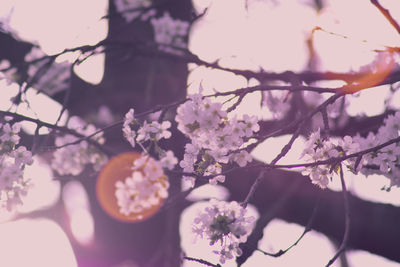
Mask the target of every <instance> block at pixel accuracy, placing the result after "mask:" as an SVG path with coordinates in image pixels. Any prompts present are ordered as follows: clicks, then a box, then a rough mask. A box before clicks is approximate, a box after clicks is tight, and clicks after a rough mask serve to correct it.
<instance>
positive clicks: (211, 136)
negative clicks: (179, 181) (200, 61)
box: [175, 94, 260, 185]
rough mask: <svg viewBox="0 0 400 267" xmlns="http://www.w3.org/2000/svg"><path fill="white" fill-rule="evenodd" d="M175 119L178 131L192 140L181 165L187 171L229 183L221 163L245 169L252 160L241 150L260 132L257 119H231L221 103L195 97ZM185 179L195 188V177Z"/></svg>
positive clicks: (199, 95) (178, 111)
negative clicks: (230, 162) (222, 170)
mask: <svg viewBox="0 0 400 267" xmlns="http://www.w3.org/2000/svg"><path fill="white" fill-rule="evenodd" d="M175 120H176V122H177V123H178V129H179V130H180V131H181V132H182V133H184V134H185V135H186V136H188V137H189V138H190V139H191V143H189V144H186V146H185V154H184V158H183V160H182V161H181V162H180V166H181V167H182V169H183V171H184V172H191V173H193V172H195V173H198V174H202V175H211V176H212V178H211V179H210V181H209V182H210V183H211V184H216V183H217V182H218V181H219V182H223V181H224V180H225V176H223V175H221V174H220V173H221V164H226V163H228V162H229V161H233V162H236V163H237V164H238V165H239V166H241V167H244V166H246V165H247V163H248V162H250V161H251V160H252V158H251V156H250V155H249V153H248V152H247V151H245V150H240V151H238V150H239V149H241V148H242V147H243V145H244V144H245V143H246V142H247V141H248V140H249V139H250V138H251V137H252V136H253V134H254V133H255V132H257V131H258V130H259V129H260V127H259V125H258V119H257V117H256V116H248V115H244V116H243V117H242V119H241V120H239V119H238V118H237V117H234V118H232V119H230V120H228V119H227V113H226V111H225V110H223V108H222V104H221V103H218V102H217V103H212V102H211V100H210V99H209V98H203V97H202V95H201V94H193V95H190V96H189V100H188V101H186V102H185V103H184V104H182V105H180V106H179V107H178V108H177V115H176V117H175ZM184 179H186V180H188V181H190V182H192V185H194V178H193V177H191V176H184Z"/></svg>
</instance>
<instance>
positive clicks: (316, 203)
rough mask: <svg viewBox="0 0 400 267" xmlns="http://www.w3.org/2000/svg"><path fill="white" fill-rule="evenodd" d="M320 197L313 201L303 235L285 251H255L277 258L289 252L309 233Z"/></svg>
mask: <svg viewBox="0 0 400 267" xmlns="http://www.w3.org/2000/svg"><path fill="white" fill-rule="evenodd" d="M318 193H319V191H318ZM320 196H321V195H320V194H318V196H317V200H316V201H315V205H314V208H313V211H312V213H311V216H310V218H309V219H308V222H307V224H306V226H305V227H304V231H303V233H302V234H301V235H300V237H299V238H298V239H297V240H296V241H295V242H294V243H293V244H292V245H290V246H289V247H288V248H286V249H280V250H279V251H278V252H276V253H270V252H266V251H264V250H262V249H258V248H257V251H259V252H261V253H263V254H264V255H267V256H271V257H275V258H277V257H280V256H282V255H283V254H285V253H286V252H288V251H289V250H291V249H292V248H293V247H295V246H297V244H298V243H299V242H300V241H301V239H303V237H304V236H305V235H306V234H307V233H308V232H310V231H311V230H312V224H313V222H314V220H315V216H316V214H317V211H318V208H319V203H320V199H321V198H320Z"/></svg>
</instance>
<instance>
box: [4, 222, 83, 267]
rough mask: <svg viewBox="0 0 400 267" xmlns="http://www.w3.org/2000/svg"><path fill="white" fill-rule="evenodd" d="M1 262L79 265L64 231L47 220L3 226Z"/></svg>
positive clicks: (43, 266)
mask: <svg viewBox="0 0 400 267" xmlns="http://www.w3.org/2000/svg"><path fill="white" fill-rule="evenodd" d="M0 236H1V239H0V251H1V257H0V265H1V266H12V267H26V266H40V267H54V266H57V267H77V262H76V259H75V255H74V252H73V251H72V247H71V244H70V243H69V241H68V238H67V236H66V235H65V233H64V232H63V230H62V229H61V228H60V226H58V225H57V224H56V223H54V222H53V221H50V220H47V219H37V220H18V221H14V222H9V223H4V224H1V225H0Z"/></svg>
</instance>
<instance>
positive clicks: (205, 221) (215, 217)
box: [192, 199, 255, 264]
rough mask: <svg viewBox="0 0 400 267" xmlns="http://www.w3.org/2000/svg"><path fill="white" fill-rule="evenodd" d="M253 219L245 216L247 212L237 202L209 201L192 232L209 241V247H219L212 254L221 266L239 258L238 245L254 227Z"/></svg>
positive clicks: (195, 221)
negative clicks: (215, 255) (216, 257)
mask: <svg viewBox="0 0 400 267" xmlns="http://www.w3.org/2000/svg"><path fill="white" fill-rule="evenodd" d="M254 221H255V218H254V217H252V216H247V210H246V209H245V208H243V207H242V206H241V205H239V204H238V203H237V202H235V201H232V202H225V201H219V200H215V199H211V200H210V202H209V205H208V206H207V207H206V208H205V209H204V210H203V211H201V212H200V213H199V214H198V215H197V216H196V218H195V220H194V222H193V229H192V230H193V232H194V233H195V234H196V235H197V236H199V237H201V238H206V239H207V240H209V241H210V245H211V246H216V247H217V246H219V248H218V249H217V250H214V253H216V254H218V255H219V257H220V258H219V261H220V262H221V263H222V264H223V263H225V261H226V260H230V259H233V258H234V256H240V255H241V254H242V250H241V249H240V248H239V244H240V243H243V242H246V240H247V237H248V235H249V234H250V233H251V231H252V230H253V227H254Z"/></svg>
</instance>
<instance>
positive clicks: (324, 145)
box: [302, 111, 400, 188]
mask: <svg viewBox="0 0 400 267" xmlns="http://www.w3.org/2000/svg"><path fill="white" fill-rule="evenodd" d="M399 136H400V112H399V111H398V112H396V113H395V114H393V115H389V116H388V117H387V118H386V119H385V120H384V123H383V125H382V126H381V127H380V128H379V129H378V131H377V133H376V134H375V133H372V132H370V133H369V134H368V135H367V136H366V137H362V136H360V135H357V136H355V137H353V138H352V137H350V136H345V137H344V138H343V139H341V140H338V141H337V142H335V141H332V140H331V139H323V138H321V135H320V131H319V130H318V131H316V132H314V133H312V134H311V135H310V138H309V140H308V141H307V142H306V144H305V149H304V151H303V153H302V156H303V157H305V159H306V161H307V162H315V161H320V160H327V159H329V158H332V157H339V156H343V155H345V154H352V153H356V152H359V151H363V150H367V149H370V148H374V147H376V146H379V145H381V144H383V143H385V142H387V141H390V140H392V139H395V138H398V137H399ZM356 161H357V160H356V159H355V158H349V159H347V160H346V161H345V162H344V163H345V165H346V167H347V168H348V169H349V170H350V171H352V172H357V171H360V172H361V173H362V174H364V175H370V174H380V175H384V176H386V177H388V178H389V179H390V185H389V187H392V186H400V178H399V177H400V164H399V163H398V162H399V161H400V146H399V145H398V144H397V143H393V144H391V145H388V146H385V147H384V148H381V149H379V150H376V151H373V152H370V153H366V154H364V155H363V156H362V158H361V160H360V161H359V162H358V163H357V166H355V162H356ZM356 167H357V168H356ZM331 169H332V166H330V165H316V166H312V167H307V168H305V170H304V171H303V172H302V173H303V174H304V175H309V176H310V179H311V181H312V182H313V183H314V184H317V185H319V186H320V187H321V188H325V187H326V186H327V185H328V183H329V179H331V178H332V176H333V173H334V172H332V170H331Z"/></svg>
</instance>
